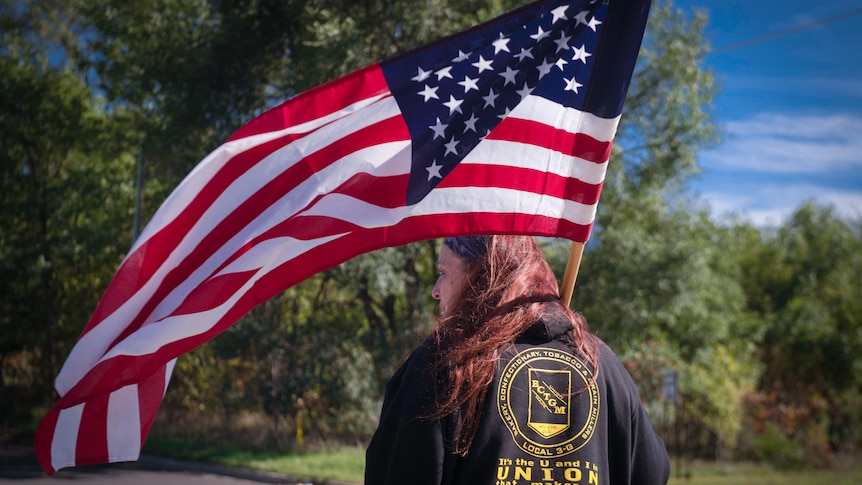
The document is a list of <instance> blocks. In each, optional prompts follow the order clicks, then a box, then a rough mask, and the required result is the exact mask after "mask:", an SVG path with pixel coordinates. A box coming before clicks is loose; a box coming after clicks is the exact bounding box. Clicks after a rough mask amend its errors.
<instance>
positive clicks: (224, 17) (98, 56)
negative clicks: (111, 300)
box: [0, 0, 862, 464]
mask: <svg viewBox="0 0 862 485" xmlns="http://www.w3.org/2000/svg"><path fill="white" fill-rule="evenodd" d="M523 3H526V2H525V1H516V0H461V1H454V0H421V1H404V0H395V1H392V0H389V1H382V0H370V1H364V2H355V1H345V0H317V1H314V2H307V1H299V0H287V1H278V0H240V1H235V2H226V1H223V0H206V1H201V0H157V1H155V2H123V1H118V0H95V1H83V0H68V1H60V0H41V1H20V2H11V1H3V2H0V35H2V42H0V203H2V208H3V210H2V211H0V281H2V283H0V285H2V286H0V332H2V335H3V339H0V396H2V403H0V404H2V406H0V407H2V409H0V419H2V420H3V421H5V422H10V421H11V420H17V419H26V417H28V416H30V414H31V413H30V410H31V409H41V408H40V407H38V406H39V405H40V404H44V403H45V402H48V401H50V399H49V398H50V396H51V391H50V382H51V380H52V379H53V376H54V375H56V372H57V370H58V366H59V363H60V362H62V360H63V358H64V357H65V354H66V353H67V352H68V351H69V349H70V347H71V345H72V343H73V342H74V340H75V338H76V337H77V336H78V334H79V333H80V331H81V329H82V328H83V327H84V325H85V323H86V321H87V319H88V317H89V314H90V312H91V311H92V310H93V309H94V308H95V306H96V304H97V301H98V299H99V297H100V295H101V294H102V292H103V291H104V288H105V286H106V285H107V284H108V282H109V280H110V278H111V275H112V274H113V272H114V270H115V269H116V267H117V266H118V264H119V263H120V261H121V260H122V257H123V253H124V251H125V250H126V248H128V247H129V244H130V241H131V236H132V227H131V225H132V220H133V210H134V209H133V207H134V197H135V185H134V182H135V175H136V164H137V163H138V162H139V161H140V162H142V164H143V168H144V175H145V180H144V181H145V183H144V191H143V194H142V195H143V201H144V206H143V218H144V219H146V218H147V217H148V216H149V215H150V214H151V213H152V212H153V211H154V210H155V209H156V207H157V206H158V204H159V203H160V202H161V201H162V200H163V199H164V197H165V196H166V195H167V194H168V192H169V191H171V190H172V189H173V188H174V187H175V186H176V184H177V182H178V181H179V180H180V179H181V178H183V177H184V176H185V175H186V174H187V173H188V171H189V170H190V169H191V167H192V166H193V165H194V164H195V163H197V162H198V161H199V160H200V159H202V158H203V157H204V156H205V155H206V153H207V152H209V151H210V150H211V149H213V148H214V147H215V146H217V145H218V144H219V143H220V142H221V141H222V140H223V139H224V138H225V137H226V136H228V135H229V134H230V133H231V132H232V131H233V130H235V129H236V128H237V127H239V126H240V125H241V124H242V123H243V122H245V121H247V120H249V119H251V118H252V117H253V116H255V115H256V114H258V113H260V112H261V111H262V110H264V109H266V108H267V107H270V106H273V105H274V104H275V103H277V102H279V101H280V100H281V99H284V98H287V97H290V96H292V95H294V94H296V93H298V92H300V91H303V90H305V89H308V88H310V87H313V86H315V85H318V84H320V83H322V82H325V81H328V80H330V79H333V78H335V77H337V76H339V75H341V74H344V73H346V72H348V71H351V70H353V69H356V68H359V67H361V66H364V65H367V64H369V63H371V62H374V61H378V60H381V59H383V58H386V57H390V56H392V55H396V54H398V53H401V52H404V51H406V50H408V49H410V48H413V47H415V46H417V45H420V44H423V43H425V42H428V41H431V40H433V39H435V38H438V37H440V36H442V35H446V34H449V33H452V32H456V31H459V30H462V29H464V28H466V27H468V26H470V25H473V24H476V23H478V22H481V21H483V20H486V19H488V18H490V17H492V16H495V15H497V14H499V13H501V12H503V11H505V10H508V9H511V8H514V7H516V6H518V5H520V4H523ZM705 25H706V18H705V17H704V16H703V15H702V14H699V13H695V14H690V13H687V12H684V11H681V10H679V9H676V8H675V7H674V6H673V5H672V3H670V2H659V3H657V4H656V5H654V8H653V12H652V14H651V18H650V24H649V27H648V31H647V36H646V38H645V41H644V46H643V49H642V52H641V56H640V58H639V62H638V65H637V67H636V72H635V77H634V79H633V82H632V86H631V89H630V90H629V97H628V100H627V102H626V110H625V113H624V116H623V118H622V123H621V125H620V128H619V131H618V135H617V138H616V141H615V147H614V153H613V156H612V159H611V163H610V167H609V171H608V175H607V180H606V182H605V185H604V188H603V194H602V203H601V204H600V209H599V211H600V212H599V214H598V219H597V223H598V225H597V227H596V229H595V231H594V235H593V239H592V240H591V242H590V244H589V245H588V247H587V253H586V254H585V256H584V261H583V264H582V266H581V269H580V276H579V279H578V284H577V287H576V291H575V295H574V306H575V307H576V309H578V310H580V311H582V312H583V313H584V314H585V315H586V316H587V318H588V320H589V321H590V324H591V327H592V328H593V330H594V331H595V332H596V333H598V334H599V335H600V336H601V337H602V338H604V339H605V340H606V341H608V342H609V343H610V344H611V345H612V346H613V347H614V348H615V349H617V350H618V351H619V353H620V355H621V356H622V358H623V361H624V363H625V364H626V367H627V368H628V369H629V371H630V372H631V373H632V375H633V376H634V378H635V380H636V382H637V384H638V386H639V388H640V390H641V394H642V396H643V397H644V399H645V400H646V401H647V405H648V407H649V409H650V410H655V411H656V413H654V416H661V417H660V418H658V419H656V423H657V424H658V425H659V427H660V428H662V429H668V428H667V427H668V426H670V424H672V423H670V420H671V419H673V418H675V416H670V415H669V416H664V415H662V414H661V412H660V410H661V409H662V406H663V404H664V403H662V402H661V400H660V382H661V381H660V379H661V373H662V372H663V371H664V370H666V369H675V370H677V372H678V373H679V376H680V381H679V385H680V394H681V401H680V404H681V408H680V410H679V413H680V415H684V416H686V417H687V419H688V420H689V424H690V426H691V427H693V428H694V429H693V430H692V431H691V434H692V435H693V436H698V437H706V438H704V439H701V440H700V441H699V443H700V442H706V443H707V444H706V445H703V446H701V445H699V447H698V448H697V451H698V452H700V453H702V454H704V455H706V454H709V455H710V456H716V454H718V455H720V456H727V454H729V453H730V452H732V451H737V452H738V453H739V454H746V453H750V454H752V456H753V455H755V454H757V453H759V456H761V457H762V458H763V459H766V460H769V461H772V462H777V463H782V460H785V461H787V462H788V463H789V464H793V463H792V462H793V460H794V459H795V458H794V457H795V456H798V453H800V451H799V450H802V451H801V453H802V454H803V455H804V456H805V457H807V459H808V461H809V462H811V461H812V459H813V458H812V457H817V460H819V461H817V463H818V464H820V463H829V461H830V458H831V454H832V452H833V451H834V450H837V449H840V448H841V447H852V446H857V447H858V446H862V414H860V413H859V412H858V409H860V396H862V388H860V385H862V384H860V383H862V360H860V359H858V357H857V356H858V355H860V354H862V322H860V318H862V317H860V315H862V294H860V293H862V284H860V279H859V275H860V274H862V227H860V222H859V221H855V222H853V221H851V222H848V221H845V220H841V219H839V218H838V217H837V216H836V215H835V214H834V213H833V211H832V210H830V209H829V208H824V207H818V206H816V205H813V204H808V205H805V206H803V207H801V208H799V210H798V211H797V212H796V214H795V215H794V216H793V217H792V218H791V219H790V220H789V221H787V222H786V223H785V224H784V225H782V226H780V227H777V228H773V229H762V228H757V227H753V226H751V225H750V224H746V223H743V222H740V221H733V220H731V221H722V222H721V223H719V222H716V221H713V220H711V219H709V218H708V217H707V215H706V212H705V211H704V210H702V209H701V208H700V203H699V201H698V200H697V199H692V198H688V197H685V196H683V195H682V194H681V193H680V188H681V187H682V183H683V182H684V181H686V180H687V179H688V178H689V177H691V176H693V175H694V174H696V173H697V172H698V170H699V169H698V167H697V165H696V158H695V153H696V151H697V150H698V149H699V148H702V147H704V146H708V145H710V144H712V143H714V142H716V140H717V135H718V129H717V128H716V127H715V126H714V125H713V124H712V122H711V120H710V106H711V103H712V99H713V96H714V94H715V93H716V91H717V89H718V88H717V86H716V83H715V80H714V78H713V75H712V73H710V72H709V71H708V70H706V69H704V68H703V66H702V59H703V55H704V53H706V52H708V50H709V45H708V40H707V38H706V37H705V35H704V32H703V29H704V26H705ZM543 244H544V246H545V249H546V253H547V254H548V257H549V260H550V262H551V264H552V266H553V267H554V268H555V270H556V271H557V273H558V274H559V275H562V273H563V268H564V266H565V259H566V256H567V254H568V242H564V241H556V240H547V241H543ZM436 257H437V247H436V245H435V243H434V242H432V241H428V242H420V243H415V244H410V245H407V246H403V247H399V248H390V249H386V250H382V251H378V252H375V253H372V254H367V255H363V256H361V257H358V258H355V259H354V260H352V261H349V262H347V263H345V264H342V265H341V266H339V267H337V268H333V269H331V270H328V271H325V272H323V273H321V274H318V275H316V276H314V277H312V278H310V279H308V280H306V281H305V282H303V283H301V284H299V285H297V286H295V287H294V288H291V289H289V290H288V291H286V292H285V293H283V294H281V295H278V296H277V297H275V298H273V299H272V300H270V301H269V302H266V303H265V304H262V305H260V306H258V307H257V308H255V309H254V310H253V311H252V312H250V313H249V314H248V315H247V316H246V317H244V318H243V319H242V320H241V321H240V322H239V323H237V324H236V325H234V326H232V327H231V328H230V329H228V330H227V331H226V332H224V333H223V334H222V335H220V336H219V337H218V338H216V339H214V340H213V341H211V342H210V343H208V344H206V345H204V346H203V347H201V348H199V349H196V350H195V351H193V352H191V353H189V354H187V355H185V356H183V357H181V358H180V359H179V361H178V362H177V367H176V370H175V372H174V378H173V381H172V383H171V390H170V391H169V392H168V394H167V397H166V400H165V405H164V409H165V411H164V413H162V415H161V416H167V418H164V417H162V418H161V420H160V422H159V423H157V426H156V427H157V428H158V427H159V426H162V427H163V429H165V430H167V429H170V430H173V431H176V432H187V433H188V434H189V435H194V434H195V433H196V432H197V431H195V430H196V429H198V428H195V426H194V425H193V423H192V422H191V421H190V419H198V420H201V421H204V420H206V419H209V418H212V423H210V422H207V423H199V424H200V425H201V426H200V428H199V429H200V433H198V434H199V435H201V436H206V437H212V433H215V434H216V435H217V437H218V438H219V440H221V442H225V443H226V442H239V441H242V442H248V443H249V444H250V445H254V446H261V447H272V446H275V447H278V448H280V449H290V448H294V447H295V448H302V447H303V446H305V445H304V443H306V444H307V442H313V441H332V440H345V441H350V442H361V441H362V440H364V439H366V438H367V436H368V434H369V433H370V432H371V430H373V428H374V426H375V418H376V414H377V410H378V407H379V404H380V403H379V401H380V398H381V396H382V388H383V384H384V383H385V381H386V379H387V378H388V377H389V376H390V375H391V373H392V372H393V370H394V369H395V368H396V366H397V365H398V363H399V362H400V360H401V358H402V357H403V356H404V355H405V354H406V353H407V352H409V350H410V349H412V348H413V347H414V346H415V345H416V344H417V342H419V341H420V340H421V339H422V338H423V337H424V335H426V334H427V332H428V330H429V328H430V326H431V325H433V322H434V311H435V307H436V305H435V302H434V301H433V300H432V299H431V298H430V289H431V287H432V285H433V283H434V279H435V268H434V262H435V260H436ZM16 406H17V407H16ZM190 417H191V418H190ZM171 426H172V427H171ZM248 429H254V430H255V431H254V432H249V431H247V430H248ZM177 430H185V431H177ZM156 431H159V430H158V429H156ZM193 431H194V432H193ZM156 434H158V433H156Z"/></svg>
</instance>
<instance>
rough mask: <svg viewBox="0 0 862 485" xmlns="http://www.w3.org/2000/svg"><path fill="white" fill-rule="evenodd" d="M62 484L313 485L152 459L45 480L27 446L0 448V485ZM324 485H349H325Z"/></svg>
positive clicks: (74, 470)
mask: <svg viewBox="0 0 862 485" xmlns="http://www.w3.org/2000/svg"><path fill="white" fill-rule="evenodd" d="M12 483H14V484H19V485H62V484H73V483H74V484H96V485H100V484H116V483H121V484H122V485H154V484H155V485H179V484H182V485H256V484H260V483H282V484H289V485H299V484H309V485H318V484H313V482H311V481H309V480H302V479H296V478H291V477H286V476H283V475H278V474H275V473H268V472H256V471H251V470H243V469H238V468H229V467H222V466H217V465H209V464H205V463H196V462H185V461H180V460H172V459H169V458H161V457H154V456H142V457H141V459H140V460H138V461H137V462H129V463H112V464H109V465H98V466H87V467H77V468H64V469H62V470H60V471H59V472H57V474H56V475H54V476H52V477H49V476H47V475H46V474H45V472H44V471H42V468H41V467H39V463H38V462H37V461H36V457H35V456H34V454H33V452H32V449H31V448H28V447H19V446H15V447H10V446H7V447H2V448H0V484H3V485H5V484H12ZM324 485H349V484H343V483H341V484H339V483H338V482H326V484H324Z"/></svg>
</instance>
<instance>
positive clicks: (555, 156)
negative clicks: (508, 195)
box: [461, 140, 608, 185]
mask: <svg viewBox="0 0 862 485" xmlns="http://www.w3.org/2000/svg"><path fill="white" fill-rule="evenodd" d="M461 163H464V164H472V165H506V166H509V167H515V168H529V169H533V170H539V171H542V172H549V173H553V174H556V175H559V176H561V177H568V178H574V179H578V180H581V181H584V182H586V183H588V184H593V185H598V184H600V183H602V182H603V181H604V179H605V173H606V171H607V168H608V164H607V161H605V162H603V163H595V162H590V161H588V160H584V159H582V158H577V157H572V156H571V155H564V154H562V153H560V152H558V151H555V150H548V149H547V148H543V147H539V146H536V145H530V144H526V143H518V142H511V141H504V140H483V141H482V142H480V143H479V144H478V145H476V147H475V148H473V150H472V151H471V152H470V153H469V154H468V155H467V156H466V157H464V160H463V161H462V162H461Z"/></svg>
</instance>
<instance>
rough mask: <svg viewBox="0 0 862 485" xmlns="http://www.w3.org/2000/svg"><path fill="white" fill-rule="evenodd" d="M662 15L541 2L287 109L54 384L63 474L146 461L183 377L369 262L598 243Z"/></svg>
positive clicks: (239, 136) (244, 136)
mask: <svg viewBox="0 0 862 485" xmlns="http://www.w3.org/2000/svg"><path fill="white" fill-rule="evenodd" d="M649 3H650V2H649V0H593V1H589V0H581V1H559V0H557V1H540V2H535V3H532V4H529V5H527V6H525V7H522V8H520V9H518V10H515V11H512V12H510V13H508V14H506V15H503V16H501V17H499V18H497V19H495V20H492V21H491V22H489V23H486V24H482V25H480V26H477V27H474V28H473V29H470V30H468V31H465V32H462V33H460V34H457V35H454V36H451V37H448V38H445V39H442V40H440V41H438V42H436V43H433V44H431V45H428V46H425V47H423V48H420V49H418V50H416V51H413V52H411V53H408V54H405V55H402V56H399V57H396V58H393V59H390V60H387V61H384V62H381V63H378V64H374V65H371V66H368V67H366V68H364V69H361V70H359V71H356V72H354V73H351V74H349V75H347V76H345V77H343V78H340V79H337V80H335V81H332V82H330V83H328V84H325V85H322V86H320V87H317V88H315V89H312V90H310V91H307V92H305V93H302V94H300V95H298V96H296V97H295V98H293V99H290V100H288V101H286V102H284V103H283V104H281V105H280V106H278V107H276V108H274V109H272V110H270V111H268V112H266V113H264V114H263V115H261V116H259V117H258V118H256V119H254V120H252V121H251V122H250V123H249V124H247V125H246V126H244V127H242V128H241V129H239V130H238V131H237V132H236V133H235V134H234V135H233V136H231V137H230V138H229V139H228V140H227V141H226V142H225V143H224V144H222V145H221V146H219V147H218V148H217V149H216V150H215V151H213V152H212V153H211V154H210V155H209V156H208V157H207V158H205V159H204V160H203V161H202V162H201V163H200V164H198V166H197V167H196V168H195V169H194V170H193V171H192V172H191V173H190V174H189V175H188V176H187V177H186V179H185V180H184V181H183V182H182V183H181V184H180V185H179V186H178V187H177V188H176V189H175V190H174V192H173V193H172V194H171V195H170V197H169V198H168V199H167V200H166V201H165V202H164V203H163V205H162V206H161V207H160V208H159V210H158V211H157V212H156V214H155V215H154V216H153V218H152V220H151V221H150V223H149V224H148V225H147V227H146V228H145V230H144V231H143V233H142V234H141V236H140V237H139V239H138V240H137V241H136V243H135V244H134V246H133V247H132V248H131V250H130V252H129V254H128V255H127V257H126V259H125V260H124V261H123V263H122V264H121V266H120V268H119V269H118V270H117V273H116V275H115V276H114V279H113V280H112V282H111V283H110V285H109V286H108V288H107V290H106V292H105V295H104V296H103V298H102V300H101V301H100V303H99V305H98V307H97V308H96V310H95V312H94V314H93V316H92V318H91V319H90V321H89V323H88V324H87V326H86V328H85V329H84V331H83V333H82V335H81V337H80V339H79V341H78V342H77V344H76V345H75V347H74V348H73V349H72V351H71V353H70V355H69V357H68V359H67V361H66V362H65V364H64V366H63V369H62V370H61V372H60V374H59V376H58V377H57V380H56V389H57V391H58V393H59V395H60V399H59V400H58V402H57V404H56V405H55V406H54V407H53V408H52V409H51V410H50V411H49V412H48V414H47V415H46V416H45V417H44V418H43V420H42V422H41V423H40V426H39V429H38V432H37V435H36V444H35V447H36V452H37V456H38V458H39V461H40V463H41V464H42V467H43V468H44V469H45V471H46V472H47V473H49V474H53V473H55V472H56V471H57V470H59V469H61V468H63V467H68V466H78V465H86V464H94V463H108V462H116V461H130V460H136V459H137V458H138V457H139V454H140V449H141V446H142V444H143V441H144V439H145V438H146V435H147V433H148V431H149V429H150V426H151V425H152V422H153V419H154V418H155V415H156V412H157V411H158V408H159V405H160V404H161V401H162V399H163V397H164V393H165V391H166V389H167V386H168V382H169V379H170V375H171V372H172V368H173V363H174V362H175V360H176V358H177V357H178V356H180V355H182V354H183V353H186V352H189V351H191V350H193V349H195V348H196V347H198V346H200V345H201V344H203V343H204V342H206V341H208V340H209V339H211V338H213V337H215V336H216V335H217V334H219V333H220V332H222V331H223V330H225V329H226V328H227V327H228V326H230V325H232V324H233V323H234V322H236V321H237V320H238V319H239V318H240V317H242V316H243V315H244V314H245V313H247V312H248V311H249V310H251V308H253V307H254V306H255V305H256V304H258V303H261V302H263V301H265V300H267V299H269V298H271V297H273V296H275V295H277V294H278V293H280V292H282V291H284V290H285V289H287V288H289V287H291V286H292V285H294V284H296V283H299V282H301V281H303V280H304V279H306V278H308V277H310V276H312V275H314V274H316V273H318V272H320V271H322V270H324V269H327V268H330V267H333V266H335V265H338V264H340V263H342V262H344V261H346V260H348V259H351V258H353V257H355V256H357V255H359V254H362V253H365V252H369V251H373V250H376V249H380V248H383V247H390V246H397V245H402V244H406V243H409V242H413V241H418V240H423V239H430V238H436V237H443V236H451V235H464V234H480V233H486V234H487V233H497V234H503V233H507V234H532V235H543V236H554V237H563V238H568V239H571V240H574V241H580V242H585V241H586V240H587V238H588V237H589V234H590V229H591V228H592V224H593V220H594V217H595V213H596V205H597V203H598V200H599V193H600V191H601V187H602V182H603V180H604V175H605V171H606V167H607V163H608V158H609V155H610V151H611V145H612V141H613V137H614V133H615V131H616V127H617V123H618V122H619V117H620V113H621V111H622V105H623V100H624V98H625V94H626V91H627V89H628V85H629V80H630V78H631V74H632V71H633V69H634V64H635V60H636V58H637V53H638V49H639V46H640V43H641V38H642V36H643V31H644V27H645V23H646V18H647V14H648V11H649Z"/></svg>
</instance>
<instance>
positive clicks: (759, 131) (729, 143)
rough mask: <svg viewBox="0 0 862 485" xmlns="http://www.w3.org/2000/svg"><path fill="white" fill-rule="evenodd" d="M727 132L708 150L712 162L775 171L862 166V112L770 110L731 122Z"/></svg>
mask: <svg viewBox="0 0 862 485" xmlns="http://www.w3.org/2000/svg"><path fill="white" fill-rule="evenodd" d="M725 130H726V138H725V141H724V143H722V144H721V145H720V146H719V147H718V148H717V149H715V150H711V151H708V152H704V153H703V154H702V157H701V162H702V164H703V165H704V167H706V168H710V167H713V168H734V169H745V170H750V171H761V172H771V173H821V174H825V173H828V172H830V171H843V170H849V169H862V136H860V134H862V117H858V116H851V115H847V114H825V115H789V114H776V113H765V114H759V115H757V116H755V117H754V118H750V119H747V120H740V121H732V122H729V123H727V124H726V125H725Z"/></svg>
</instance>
